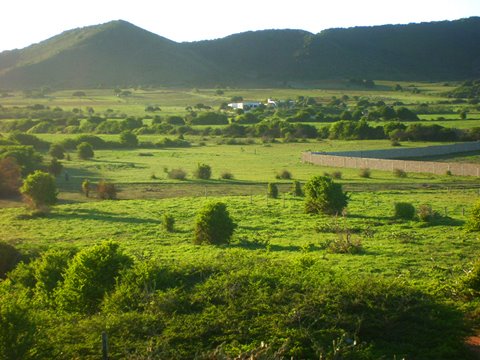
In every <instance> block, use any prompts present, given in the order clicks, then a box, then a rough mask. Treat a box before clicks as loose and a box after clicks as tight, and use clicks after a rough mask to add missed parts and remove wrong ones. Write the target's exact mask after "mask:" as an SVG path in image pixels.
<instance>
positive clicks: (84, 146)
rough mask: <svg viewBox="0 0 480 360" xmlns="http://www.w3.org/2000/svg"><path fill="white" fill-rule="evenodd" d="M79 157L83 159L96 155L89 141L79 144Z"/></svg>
mask: <svg viewBox="0 0 480 360" xmlns="http://www.w3.org/2000/svg"><path fill="white" fill-rule="evenodd" d="M77 153H78V157H79V158H80V159H82V160H86V159H91V158H93V156H94V153H93V147H92V145H90V144H89V143H87V142H82V143H80V144H78V145H77Z"/></svg>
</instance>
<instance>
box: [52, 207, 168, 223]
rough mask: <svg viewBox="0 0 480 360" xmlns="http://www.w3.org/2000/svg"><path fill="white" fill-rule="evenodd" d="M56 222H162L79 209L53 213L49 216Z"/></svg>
mask: <svg viewBox="0 0 480 360" xmlns="http://www.w3.org/2000/svg"><path fill="white" fill-rule="evenodd" d="M47 217H48V218H50V219H55V220H97V221H105V222H113V223H125V224H161V221H160V220H156V219H144V218H137V217H131V216H123V215H119V214H116V213H110V212H106V211H99V210H87V209H79V210H76V211H75V212H72V213H57V212H52V213H50V214H48V216H47Z"/></svg>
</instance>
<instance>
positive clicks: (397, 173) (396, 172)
mask: <svg viewBox="0 0 480 360" xmlns="http://www.w3.org/2000/svg"><path fill="white" fill-rule="evenodd" d="M393 176H395V177H398V178H406V177H407V173H406V172H405V171H404V170H402V169H393Z"/></svg>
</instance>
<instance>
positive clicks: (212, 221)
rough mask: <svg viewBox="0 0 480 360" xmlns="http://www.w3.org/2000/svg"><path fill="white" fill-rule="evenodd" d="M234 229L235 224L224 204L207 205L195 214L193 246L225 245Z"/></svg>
mask: <svg viewBox="0 0 480 360" xmlns="http://www.w3.org/2000/svg"><path fill="white" fill-rule="evenodd" d="M235 228H236V224H235V223H234V222H233V220H232V218H231V217H230V214H229V213H228V210H227V206H226V205H225V204H224V203H222V202H211V203H208V204H206V205H205V206H204V207H203V208H202V209H201V210H200V211H199V212H198V214H197V219H196V222H195V244H203V243H207V244H215V245H218V244H227V243H229V242H230V238H231V237H232V235H233V231H234V230H235Z"/></svg>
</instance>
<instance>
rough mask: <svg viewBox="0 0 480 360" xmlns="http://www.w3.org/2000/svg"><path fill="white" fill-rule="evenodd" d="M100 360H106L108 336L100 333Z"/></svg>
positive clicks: (103, 332)
mask: <svg viewBox="0 0 480 360" xmlns="http://www.w3.org/2000/svg"><path fill="white" fill-rule="evenodd" d="M102 360H108V336H107V333H106V332H105V331H102Z"/></svg>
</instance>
